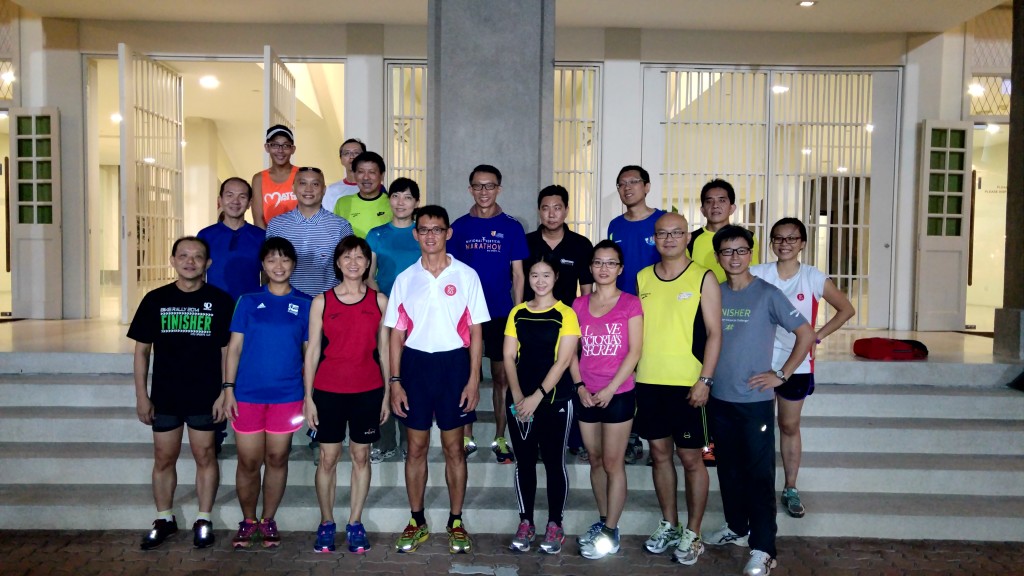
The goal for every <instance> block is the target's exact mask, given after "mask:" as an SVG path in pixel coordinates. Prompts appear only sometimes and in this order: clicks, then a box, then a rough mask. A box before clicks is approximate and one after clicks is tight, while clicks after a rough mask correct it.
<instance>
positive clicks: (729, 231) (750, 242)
mask: <svg viewBox="0 0 1024 576" xmlns="http://www.w3.org/2000/svg"><path fill="white" fill-rule="evenodd" d="M734 238H743V239H744V240H746V242H747V248H753V247H754V234H753V233H752V232H751V231H750V230H747V229H746V228H744V227H743V226H737V225H735V224H728V225H726V226H722V227H721V228H719V229H718V232H715V235H714V237H713V238H711V246H712V247H713V248H714V249H715V253H716V254H717V253H718V251H719V250H721V249H722V242H725V241H727V240H732V239H734Z"/></svg>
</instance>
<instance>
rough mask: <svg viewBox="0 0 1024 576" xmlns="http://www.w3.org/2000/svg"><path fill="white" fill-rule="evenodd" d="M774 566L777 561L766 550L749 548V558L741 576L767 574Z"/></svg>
mask: <svg viewBox="0 0 1024 576" xmlns="http://www.w3.org/2000/svg"><path fill="white" fill-rule="evenodd" d="M776 566H778V562H776V561H775V558H772V557H771V556H769V555H768V553H767V552H762V551H760V550H751V551H750V560H747V565H746V566H744V567H743V576H768V575H769V574H771V573H772V568H775V567H776Z"/></svg>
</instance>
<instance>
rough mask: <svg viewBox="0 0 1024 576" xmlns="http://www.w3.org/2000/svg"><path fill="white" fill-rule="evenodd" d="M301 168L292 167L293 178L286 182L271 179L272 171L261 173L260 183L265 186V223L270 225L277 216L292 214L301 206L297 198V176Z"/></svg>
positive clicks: (290, 177)
mask: <svg viewBox="0 0 1024 576" xmlns="http://www.w3.org/2000/svg"><path fill="white" fill-rule="evenodd" d="M298 171H299V167H298V166H292V173H291V176H288V179H287V180H285V181H284V182H280V183H278V182H274V181H273V180H271V179H270V170H264V171H263V172H260V183H261V184H262V186H263V222H265V223H267V224H270V221H271V220H273V219H274V217H275V216H278V215H281V214H284V213H285V212H290V211H292V210H294V209H295V207H296V206H298V205H299V200H298V198H296V197H295V174H296V173H298Z"/></svg>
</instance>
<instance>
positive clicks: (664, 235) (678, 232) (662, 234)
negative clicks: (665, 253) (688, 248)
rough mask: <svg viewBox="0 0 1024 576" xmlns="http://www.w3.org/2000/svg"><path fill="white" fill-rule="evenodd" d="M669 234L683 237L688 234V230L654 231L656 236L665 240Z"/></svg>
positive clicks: (674, 236)
mask: <svg viewBox="0 0 1024 576" xmlns="http://www.w3.org/2000/svg"><path fill="white" fill-rule="evenodd" d="M669 236H671V237H673V238H682V237H683V236H686V230H658V231H657V232H655V233H654V237H655V238H657V239H658V240H664V239H666V238H668V237H669Z"/></svg>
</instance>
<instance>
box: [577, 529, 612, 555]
mask: <svg viewBox="0 0 1024 576" xmlns="http://www.w3.org/2000/svg"><path fill="white" fill-rule="evenodd" d="M618 551H619V529H618V528H616V529H615V530H612V531H611V533H609V531H608V530H606V529H605V530H599V531H598V533H597V536H595V537H594V538H592V539H590V540H588V541H587V543H586V544H584V545H583V546H581V547H580V556H583V557H584V558H587V559H588V560H598V559H600V558H604V557H605V556H607V555H609V554H615V553H616V552H618Z"/></svg>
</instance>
